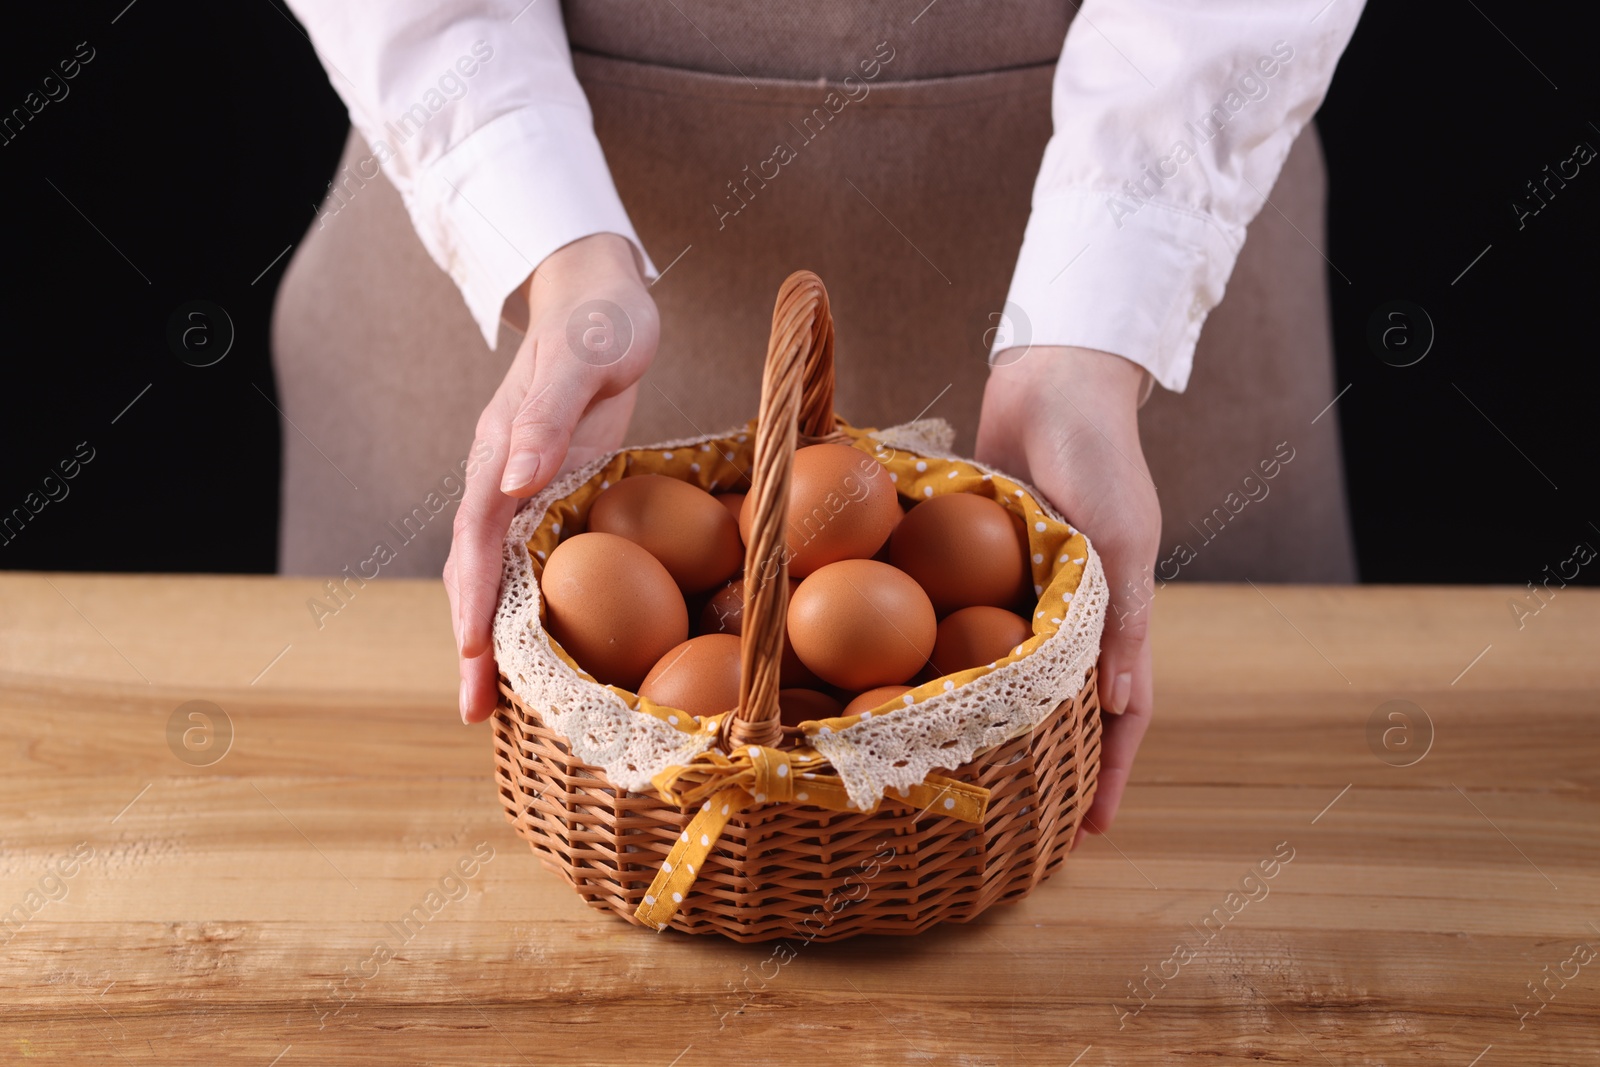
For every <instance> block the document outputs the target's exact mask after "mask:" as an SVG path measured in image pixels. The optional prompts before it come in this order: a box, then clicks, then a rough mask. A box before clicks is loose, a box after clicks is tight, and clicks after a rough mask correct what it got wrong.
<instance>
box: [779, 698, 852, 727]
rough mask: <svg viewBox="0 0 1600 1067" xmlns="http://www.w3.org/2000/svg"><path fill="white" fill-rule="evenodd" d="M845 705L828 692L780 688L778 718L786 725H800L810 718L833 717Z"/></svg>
mask: <svg viewBox="0 0 1600 1067" xmlns="http://www.w3.org/2000/svg"><path fill="white" fill-rule="evenodd" d="M843 707H844V706H843V705H842V704H840V703H839V702H838V701H837V700H835V699H833V697H831V696H829V695H828V694H827V693H822V692H818V691H817V690H815V689H780V690H778V719H779V721H780V722H782V723H783V725H785V726H799V725H800V724H801V723H803V722H805V721H807V720H808V719H831V718H834V717H835V716H837V715H839V714H840V713H841V712H842V710H843Z"/></svg>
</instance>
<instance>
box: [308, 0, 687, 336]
mask: <svg viewBox="0 0 1600 1067" xmlns="http://www.w3.org/2000/svg"><path fill="white" fill-rule="evenodd" d="M289 5H290V7H291V8H293V9H294V13H295V14H296V15H297V16H299V18H300V21H301V23H302V24H303V25H304V26H305V27H306V30H307V32H308V33H309V35H310V37H311V42H312V44H313V45H314V46H315V47H316V50H317V55H318V57H319V58H321V60H322V64H323V66H324V67H325V68H326V69H327V72H328V78H329V80H330V81H331V82H332V83H333V87H334V89H335V90H337V91H338V93H339V95H340V97H342V98H343V99H344V102H345V105H346V106H347V107H348V108H349V110H350V121H351V122H352V123H353V124H354V125H355V127H356V128H357V129H358V130H359V131H360V132H361V134H362V136H363V137H364V138H365V139H366V142H367V144H368V146H369V147H370V148H371V149H372V157H371V159H368V160H363V161H362V162H361V163H360V164H358V165H357V166H356V167H355V168H351V170H352V171H358V172H360V173H357V174H355V175H354V177H352V176H351V175H350V174H347V173H341V174H339V175H337V176H336V177H335V185H334V190H333V196H334V199H333V200H331V201H330V203H329V209H330V210H336V209H337V208H338V207H342V205H343V203H344V202H345V201H344V199H341V192H342V193H343V195H344V196H356V195H359V186H360V184H361V183H362V180H363V179H365V180H368V181H370V180H371V179H372V178H374V177H376V176H377V173H378V167H380V166H381V167H382V169H383V172H384V174H386V175H387V176H388V178H389V180H390V181H391V182H392V183H393V184H394V186H395V188H396V189H398V190H399V191H400V196H401V198H402V199H403V200H404V201H405V205H406V210H407V211H408V212H409V213H410V215H411V221H412V224H413V226H414V227H415V228H416V231H417V235H418V236H419V237H420V238H421V239H422V243H423V246H424V247H426V248H427V250H428V254H429V255H431V256H432V257H433V259H434V262H436V263H438V264H439V266H440V267H441V268H443V269H444V270H445V271H446V272H447V273H448V274H449V275H450V277H451V278H452V279H453V280H454V281H455V283H456V285H457V287H458V288H459V289H460V290H461V295H462V297H463V299H464V300H465V301H466V304H467V307H468V309H469V310H470V311H471V312H472V317H473V319H474V320H476V321H477V323H478V326H479V328H480V329H481V330H482V331H483V336H484V340H485V341H487V342H488V344H489V346H490V347H491V348H492V347H494V344H495V338H496V332H497V329H498V326H499V322H500V317H501V309H502V308H503V307H505V306H506V298H507V297H508V296H509V295H510V294H511V292H512V291H513V290H514V289H515V288H516V287H517V286H518V285H519V284H521V283H522V282H523V281H524V280H526V278H527V277H528V275H529V274H531V273H532V272H533V269H534V268H535V267H537V266H538V265H539V263H540V262H541V261H542V260H543V259H544V258H545V257H546V256H548V255H549V254H550V253H551V252H554V251H555V250H556V249H558V248H560V247H562V246H563V245H566V244H570V243H571V242H573V241H575V240H577V239H578V238H580V237H586V236H588V235H590V234H595V233H615V234H620V235H621V236H623V237H625V238H627V239H628V240H630V241H631V242H633V245H634V247H635V248H636V249H638V251H639V256H640V259H641V261H642V262H643V264H644V267H645V271H646V274H647V275H648V276H654V275H655V268H654V266H653V265H652V264H651V263H650V260H649V258H648V257H647V256H646V255H645V253H644V247H643V245H642V244H641V243H640V241H639V237H638V235H637V234H636V233H635V232H634V229H633V224H632V223H631V222H630V221H629V219H628V214H627V212H626V211H625V210H624V209H623V206H622V201H621V198H620V197H618V195H617V190H616V186H615V185H614V184H613V183H612V180H611V172H610V170H609V169H608V168H607V166H606V161H605V155H604V154H603V153H602V152H601V149H600V142H599V140H598V139H597V138H596V137H595V132H594V124H593V117H592V116H591V114H590V111H589V104H588V101H587V100H586V99H585V98H584V95H583V90H582V88H581V87H580V86H579V85H578V79H577V76H576V75H575V74H574V73H573V68H572V53H571V51H570V49H569V47H568V45H567V35H566V29H565V28H564V27H563V25H562V22H561V9H560V6H559V3H558V0H533V2H531V3H530V2H528V0H506V2H500V0H470V2H456V3H438V2H436V0H289ZM510 310H511V311H512V313H513V314H515V312H516V310H517V309H516V308H515V307H514V306H513V307H512V308H511V309H510ZM524 313H525V312H524ZM513 324H514V325H521V323H518V322H515V321H514V322H513Z"/></svg>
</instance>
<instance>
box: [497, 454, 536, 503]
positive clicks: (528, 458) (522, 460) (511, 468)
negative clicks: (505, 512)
mask: <svg viewBox="0 0 1600 1067" xmlns="http://www.w3.org/2000/svg"><path fill="white" fill-rule="evenodd" d="M538 473H539V453H537V452H518V453H516V454H515V455H513V456H512V457H511V458H510V459H509V460H507V461H506V472H505V474H504V476H502V477H501V479H500V491H501V492H502V493H509V492H512V491H513V490H516V489H521V488H522V487H523V486H525V485H527V484H528V483H529V482H531V481H533V476H534V475H535V474H538Z"/></svg>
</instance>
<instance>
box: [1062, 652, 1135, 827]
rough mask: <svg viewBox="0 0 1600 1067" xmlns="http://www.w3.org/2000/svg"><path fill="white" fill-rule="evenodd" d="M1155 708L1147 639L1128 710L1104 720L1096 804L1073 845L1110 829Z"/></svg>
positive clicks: (1086, 817) (1091, 808)
mask: <svg viewBox="0 0 1600 1067" xmlns="http://www.w3.org/2000/svg"><path fill="white" fill-rule="evenodd" d="M1153 711H1154V685H1153V672H1152V669H1151V654H1150V645H1149V642H1146V643H1145V645H1144V648H1143V649H1142V651H1141V652H1140V657H1139V662H1138V664H1136V665H1135V669H1134V677H1133V692H1132V695H1131V696H1130V697H1129V700H1128V705H1127V710H1126V711H1124V712H1123V714H1121V715H1119V716H1118V717H1116V718H1114V719H1102V720H1101V723H1102V726H1103V729H1104V732H1103V733H1102V735H1101V738H1100V774H1099V778H1098V784H1097V785H1096V787H1095V796H1094V803H1093V804H1092V805H1090V807H1089V810H1088V812H1087V813H1085V815H1084V819H1083V825H1082V826H1081V827H1080V828H1079V830H1078V836H1077V840H1076V841H1074V844H1076V843H1077V841H1081V840H1083V836H1084V833H1085V832H1088V833H1094V834H1103V833H1105V832H1106V831H1107V830H1109V829H1110V828H1111V824H1112V822H1113V821H1115V819H1116V817H1117V809H1118V808H1119V807H1121V805H1122V793H1123V790H1124V789H1126V788H1127V785H1128V776H1129V774H1130V773H1131V772H1132V770H1133V758H1134V756H1135V755H1137V753H1138V751H1139V743H1140V742H1141V741H1143V740H1144V733H1145V731H1146V730H1147V729H1149V727H1150V718H1151V714H1152V712H1153Z"/></svg>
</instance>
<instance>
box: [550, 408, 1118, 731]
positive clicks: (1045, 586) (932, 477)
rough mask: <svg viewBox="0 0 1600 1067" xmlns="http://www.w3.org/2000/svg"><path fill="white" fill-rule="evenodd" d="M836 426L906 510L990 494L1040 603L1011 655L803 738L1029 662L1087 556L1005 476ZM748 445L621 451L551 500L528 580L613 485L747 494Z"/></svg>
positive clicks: (1059, 616)
mask: <svg viewBox="0 0 1600 1067" xmlns="http://www.w3.org/2000/svg"><path fill="white" fill-rule="evenodd" d="M752 425H753V424H752ZM840 429H841V431H843V433H844V434H845V435H846V437H847V438H848V439H849V443H850V444H851V445H852V446H853V447H855V448H857V449H859V450H860V451H861V452H862V453H864V454H865V455H869V456H872V457H873V458H874V459H876V460H877V461H878V462H879V463H881V464H882V465H883V466H884V468H885V469H886V470H887V471H888V472H889V476H890V478H891V480H892V481H893V484H894V487H895V489H896V491H897V492H898V493H899V494H900V498H901V502H902V503H903V504H912V503H915V502H916V501H920V500H927V499H929V498H930V497H934V496H938V495H941V494H944V493H972V494H975V495H978V496H986V497H989V498H990V499H992V500H994V501H996V502H997V503H999V504H1001V505H1002V506H1004V507H1005V508H1006V509H1007V510H1008V511H1011V512H1013V513H1014V514H1016V515H1018V516H1020V517H1021V518H1022V520H1023V522H1024V523H1025V524H1026V528H1027V532H1028V549H1029V553H1030V554H1031V556H1032V565H1033V581H1034V591H1035V593H1036V594H1037V595H1038V602H1037V603H1036V604H1035V606H1034V608H1033V613H1032V614H1033V618H1032V620H1031V622H1032V626H1033V636H1032V637H1031V638H1029V639H1028V640H1027V641H1024V642H1023V643H1022V644H1021V645H1019V646H1017V647H1016V648H1014V649H1012V651H1011V654H1010V655H1008V656H1005V657H1004V658H1002V659H1000V660H997V661H995V662H994V663H991V664H989V665H988V666H985V667H975V668H973V669H971V670H966V671H961V672H959V673H956V674H951V675H946V676H944V677H942V678H937V679H934V680H933V681H931V682H927V683H924V684H922V685H919V686H917V687H915V688H913V689H912V690H911V691H910V692H909V693H906V694H904V696H902V697H900V698H897V699H896V700H895V701H892V702H890V703H889V704H886V705H884V706H882V707H878V708H874V709H871V710H870V711H867V712H865V713H863V714H862V715H851V716H845V717H839V718H831V719H822V720H817V721H812V722H807V723H803V724H801V729H802V730H803V731H804V732H805V733H807V734H808V735H809V734H814V733H816V732H818V731H820V730H822V729H823V728H827V729H830V730H833V731H839V730H843V729H845V728H847V727H850V726H853V725H855V724H856V723H858V722H860V721H861V720H862V718H863V717H865V716H870V715H885V714H898V713H901V712H903V711H904V710H905V709H906V708H907V707H912V706H914V705H915V704H916V703H917V702H918V701H920V700H924V699H926V698H928V697H930V696H934V695H936V694H938V693H942V692H946V691H949V690H951V689H954V688H957V687H959V686H961V685H964V684H966V683H967V682H970V681H972V680H973V679H975V678H980V677H982V676H983V675H985V674H987V673H988V672H989V671H991V670H994V669H995V668H997V667H1001V666H1004V665H1006V664H1008V663H1012V662H1014V661H1015V660H1016V659H1018V658H1019V657H1021V656H1026V655H1027V654H1028V653H1029V652H1031V651H1033V650H1034V649H1035V648H1037V647H1038V646H1039V644H1040V643H1041V642H1042V641H1043V640H1044V639H1045V638H1047V637H1049V636H1050V635H1052V634H1054V633H1055V632H1056V631H1057V630H1058V629H1059V628H1060V627H1061V624H1062V620H1063V619H1064V618H1065V617H1066V612H1067V610H1068V609H1069V608H1070V607H1071V606H1072V598H1073V595H1074V593H1075V592H1076V591H1077V588H1078V583H1079V581H1080V580H1081V579H1082V577H1083V568H1084V566H1085V564H1086V563H1087V561H1088V555H1089V551H1088V548H1089V546H1088V542H1087V541H1086V540H1085V538H1084V536H1083V534H1081V533H1080V532H1078V531H1077V530H1076V529H1074V528H1073V527H1072V526H1070V525H1068V524H1066V523H1063V522H1060V521H1057V520H1055V519H1052V518H1050V517H1049V516H1048V515H1046V514H1045V513H1044V511H1043V510H1042V509H1041V508H1040V507H1039V505H1038V503H1037V502H1036V501H1035V500H1034V499H1033V497H1032V495H1031V494H1030V493H1029V492H1028V490H1027V489H1025V488H1024V487H1023V486H1021V485H1019V484H1018V483H1016V482H1014V481H1012V480H1011V479H1009V478H1006V477H1004V476H1002V475H993V476H991V475H989V474H986V473H984V472H983V471H982V470H980V469H979V468H978V467H976V466H974V465H973V464H971V463H969V462H967V461H965V460H960V459H938V458H932V457H927V456H920V455H916V454H914V453H910V452H907V451H905V450H903V449H896V448H892V447H890V446H889V445H887V444H884V443H883V442H881V441H878V440H876V439H874V438H872V437H871V436H870V432H871V431H867V430H858V429H855V428H854V427H851V426H848V425H845V424H843V423H842V422H841V424H840ZM754 448H755V439H754V436H753V434H752V432H751V430H750V428H749V427H747V428H746V429H745V430H743V431H740V432H738V433H735V434H732V435H729V436H726V437H715V438H710V439H707V440H704V441H701V442H698V443H694V444H689V445H679V446H674V447H671V448H649V449H646V448H635V449H628V450H625V451H623V452H619V453H618V454H617V455H615V456H613V457H612V458H611V460H610V461H609V462H608V463H607V464H606V465H605V466H604V467H603V468H601V469H600V470H599V471H598V472H597V473H595V474H594V475H593V476H592V477H591V478H590V479H589V480H588V481H587V482H585V483H584V484H583V485H581V486H579V487H578V488H577V489H576V490H574V491H573V492H572V493H571V494H570V495H568V496H567V497H565V498H563V499H562V500H560V501H558V502H556V504H554V505H553V506H552V507H551V508H550V509H549V511H548V513H547V514H546V515H545V517H544V520H543V521H542V522H541V523H540V524H539V526H538V528H537V529H536V530H535V531H534V533H533V536H532V537H530V538H529V539H528V541H527V547H528V551H529V553H530V554H531V556H532V561H533V572H534V574H535V575H538V574H541V573H542V572H543V567H544V561H545V560H546V559H548V558H549V556H550V553H551V551H552V550H554V548H555V547H556V545H558V544H560V543H561V540H562V539H563V538H564V537H568V536H571V535H572V534H576V533H581V532H583V531H584V529H585V528H586V526H585V522H586V520H587V517H588V513H589V506H590V505H591V504H592V503H593V502H594V498H595V497H596V496H598V495H599V494H600V493H601V492H603V491H604V490H606V489H608V488H609V487H610V486H612V485H613V484H615V483H616V482H617V481H619V480H621V479H623V478H626V477H630V476H632V475H638V474H664V475H668V476H670V477H673V478H678V479H680V480H682V481H686V482H689V483H690V484H692V485H697V486H699V487H700V488H702V489H705V490H706V491H708V492H711V493H732V492H745V491H748V490H749V488H750V478H749V475H750V471H751V469H752V461H753V458H754V457H753V452H754ZM551 645H552V647H554V648H555V649H556V651H557V654H558V655H560V656H561V658H562V659H563V660H564V661H565V662H567V663H568V664H569V665H571V666H572V667H573V668H574V669H575V670H577V671H578V672H579V673H580V674H583V675H584V677H588V678H591V679H592V676H590V675H589V674H588V673H587V672H585V671H584V670H583V667H582V666H581V665H580V664H578V663H576V662H574V661H573V660H572V658H571V657H570V656H568V655H567V654H566V652H565V651H564V650H562V649H561V648H560V646H559V645H557V644H556V642H555V641H554V639H552V640H551ZM608 688H610V689H611V690H612V692H614V693H616V694H617V695H618V696H620V697H621V698H622V699H623V700H624V701H626V702H627V703H628V704H629V706H631V707H633V708H635V709H636V710H638V711H640V712H641V713H643V714H646V715H653V716H655V717H656V718H657V719H660V720H661V721H662V722H665V723H667V724H668V725H670V726H672V727H674V728H676V729H678V730H681V731H683V732H684V733H686V734H695V733H699V732H702V731H705V730H710V729H714V720H708V723H709V725H708V724H703V723H701V722H700V721H699V720H697V719H695V718H694V717H693V716H691V715H689V714H687V713H686V712H682V711H679V710H677V709H675V708H668V707H663V706H661V705H659V704H656V703H654V702H653V701H650V700H646V699H643V698H641V697H639V696H638V695H637V694H635V693H632V692H629V691H627V690H625V689H620V688H618V687H616V686H610V687H608Z"/></svg>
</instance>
